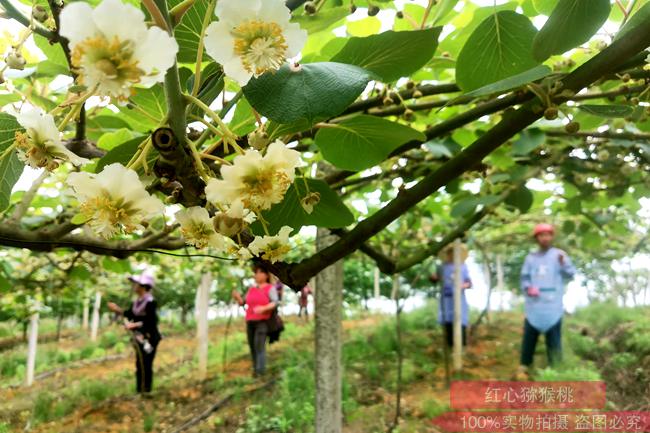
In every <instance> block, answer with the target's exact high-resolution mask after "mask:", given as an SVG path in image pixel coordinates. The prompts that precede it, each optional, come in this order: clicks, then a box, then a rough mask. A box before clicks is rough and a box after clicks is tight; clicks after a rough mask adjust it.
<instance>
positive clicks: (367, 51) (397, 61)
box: [332, 27, 442, 82]
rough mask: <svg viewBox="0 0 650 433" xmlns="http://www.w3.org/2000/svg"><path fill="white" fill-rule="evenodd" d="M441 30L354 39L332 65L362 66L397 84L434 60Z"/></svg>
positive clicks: (433, 29) (386, 34) (382, 34)
mask: <svg viewBox="0 0 650 433" xmlns="http://www.w3.org/2000/svg"><path fill="white" fill-rule="evenodd" d="M441 30H442V27H435V28H431V29H427V30H412V31H403V32H395V31H392V30H389V31H386V32H383V33H380V34H378V35H372V36H366V37H364V38H359V37H353V38H350V40H349V41H348V42H347V43H346V44H345V46H344V47H343V49H341V51H339V52H338V53H337V54H336V55H335V56H334V57H333V58H332V61H333V62H339V63H348V64H351V65H357V66H360V67H362V68H364V69H367V70H368V71H371V72H374V73H375V74H377V75H378V76H380V77H381V78H382V80H383V81H385V82H391V81H396V80H397V79H399V78H401V77H407V76H409V75H410V74H412V73H413V72H415V71H417V70H418V69H420V68H421V67H423V66H424V65H426V64H427V62H428V61H429V60H431V58H432V57H433V54H434V53H435V51H436V48H437V47H438V36H440V32H441Z"/></svg>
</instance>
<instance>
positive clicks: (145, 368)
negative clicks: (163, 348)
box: [134, 343, 157, 392]
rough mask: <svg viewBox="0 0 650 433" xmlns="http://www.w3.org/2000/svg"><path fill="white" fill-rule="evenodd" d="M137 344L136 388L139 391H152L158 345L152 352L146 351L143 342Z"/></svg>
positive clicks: (135, 344)
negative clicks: (154, 362)
mask: <svg viewBox="0 0 650 433" xmlns="http://www.w3.org/2000/svg"><path fill="white" fill-rule="evenodd" d="M134 346H135V389H136V391H137V392H151V386H152V385H153V360H154V358H155V357H156V348H157V345H155V346H153V351H152V352H151V353H146V352H145V351H144V348H143V347H142V344H139V343H134Z"/></svg>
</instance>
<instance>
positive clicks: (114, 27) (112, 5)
mask: <svg viewBox="0 0 650 433" xmlns="http://www.w3.org/2000/svg"><path fill="white" fill-rule="evenodd" d="M93 20H94V21H95V24H96V25H97V28H98V29H99V30H100V31H101V32H102V33H103V34H104V36H106V37H107V38H108V39H111V38H113V37H117V38H118V39H119V40H122V41H124V40H129V41H133V42H136V43H137V42H138V41H141V40H143V39H144V38H145V37H146V32H147V25H146V24H145V22H144V20H145V16H144V13H142V11H141V10H140V9H138V8H136V7H135V6H133V5H130V4H125V3H122V1H121V0H104V1H102V2H101V3H100V4H99V6H97V7H96V8H95V10H94V11H93Z"/></svg>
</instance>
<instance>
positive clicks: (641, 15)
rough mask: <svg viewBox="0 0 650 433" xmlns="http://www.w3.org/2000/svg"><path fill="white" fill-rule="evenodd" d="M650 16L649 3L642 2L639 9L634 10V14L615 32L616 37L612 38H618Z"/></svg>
mask: <svg viewBox="0 0 650 433" xmlns="http://www.w3.org/2000/svg"><path fill="white" fill-rule="evenodd" d="M648 18H650V3H646V4H644V5H643V6H642V7H641V9H639V10H638V11H636V13H635V14H634V15H632V17H631V18H630V19H629V20H628V21H627V22H626V23H625V25H624V26H623V27H622V28H621V30H620V31H619V32H618V33H617V34H616V37H615V38H614V39H615V40H616V39H619V38H621V37H622V36H624V35H625V34H627V33H628V32H629V31H630V30H632V29H635V28H636V27H638V26H640V25H642V24H643V23H644V22H646V20H647V19H648Z"/></svg>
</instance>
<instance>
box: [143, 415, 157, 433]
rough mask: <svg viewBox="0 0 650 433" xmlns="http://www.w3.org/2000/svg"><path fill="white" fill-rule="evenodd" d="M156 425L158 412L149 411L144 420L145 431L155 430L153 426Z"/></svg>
mask: <svg viewBox="0 0 650 433" xmlns="http://www.w3.org/2000/svg"><path fill="white" fill-rule="evenodd" d="M155 426H156V414H155V413H147V414H145V416H144V419H143V420H142V430H144V431H145V432H150V431H153V428H154V427H155Z"/></svg>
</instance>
